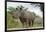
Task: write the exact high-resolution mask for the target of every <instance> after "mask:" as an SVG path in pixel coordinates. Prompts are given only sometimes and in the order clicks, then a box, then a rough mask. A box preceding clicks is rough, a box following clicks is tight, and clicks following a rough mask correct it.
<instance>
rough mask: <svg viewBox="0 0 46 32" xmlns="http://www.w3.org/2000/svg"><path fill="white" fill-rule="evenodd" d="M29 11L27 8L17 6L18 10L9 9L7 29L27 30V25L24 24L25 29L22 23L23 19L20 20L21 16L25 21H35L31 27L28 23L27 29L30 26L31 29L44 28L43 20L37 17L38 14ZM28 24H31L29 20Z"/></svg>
mask: <svg viewBox="0 0 46 32" xmlns="http://www.w3.org/2000/svg"><path fill="white" fill-rule="evenodd" d="M27 10H28V8H25V7H23V6H17V7H16V8H15V7H9V8H7V28H25V27H26V23H25V22H24V27H23V23H22V22H21V19H20V18H19V17H20V15H21V16H22V17H23V18H24V19H25V18H29V19H30V21H33V22H31V24H30V25H29V24H28V23H27V27H29V26H30V28H31V27H43V18H41V17H40V16H36V14H35V13H34V12H29V11H27ZM24 13H25V14H24ZM23 15H24V16H23ZM24 21H26V20H24ZM28 22H29V20H28ZM32 23H33V24H32ZM28 25H29V26H28ZM32 25H33V26H32Z"/></svg>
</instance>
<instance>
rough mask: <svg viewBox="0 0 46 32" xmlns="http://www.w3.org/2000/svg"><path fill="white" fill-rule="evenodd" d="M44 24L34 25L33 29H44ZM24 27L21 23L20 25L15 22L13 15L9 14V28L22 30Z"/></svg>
mask: <svg viewBox="0 0 46 32" xmlns="http://www.w3.org/2000/svg"><path fill="white" fill-rule="evenodd" d="M42 26H43V25H42V24H38V23H34V25H33V27H42ZM22 27H23V25H22V23H21V22H20V21H18V23H17V22H16V21H14V19H13V18H12V15H11V14H9V13H7V28H22Z"/></svg>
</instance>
